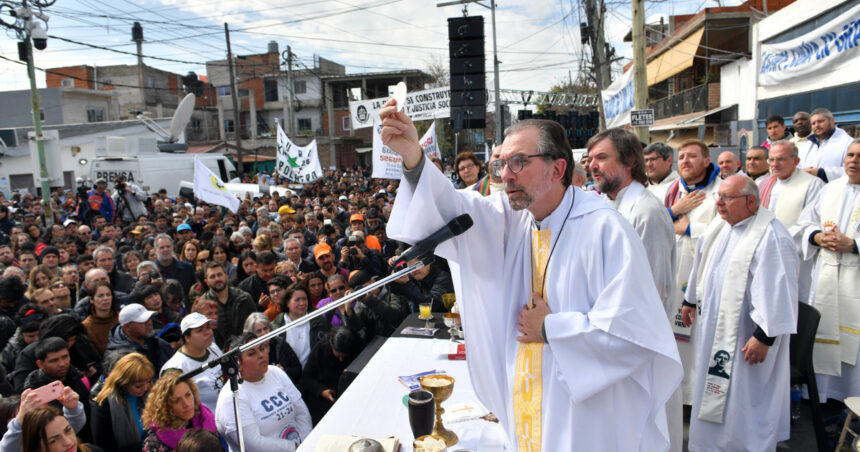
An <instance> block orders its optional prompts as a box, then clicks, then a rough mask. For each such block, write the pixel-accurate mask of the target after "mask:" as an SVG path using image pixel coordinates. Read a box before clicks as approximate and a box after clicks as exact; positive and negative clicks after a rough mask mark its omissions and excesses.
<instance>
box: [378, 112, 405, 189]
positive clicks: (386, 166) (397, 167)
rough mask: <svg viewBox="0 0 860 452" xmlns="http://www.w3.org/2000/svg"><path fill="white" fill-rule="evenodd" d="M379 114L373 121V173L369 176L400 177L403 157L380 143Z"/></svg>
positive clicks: (380, 124) (379, 177)
mask: <svg viewBox="0 0 860 452" xmlns="http://www.w3.org/2000/svg"><path fill="white" fill-rule="evenodd" d="M378 118H379V116H377V119H376V120H375V121H374V123H373V160H372V162H371V165H372V167H373V173H372V174H371V175H370V177H372V178H374V179H400V178H401V177H403V169H402V168H401V166H402V165H403V163H402V161H403V159H401V158H400V154H398V153H396V152H394V150H392V149H391V148H390V147H388V146H386V145H384V144H382V123H381V122H379V119H378Z"/></svg>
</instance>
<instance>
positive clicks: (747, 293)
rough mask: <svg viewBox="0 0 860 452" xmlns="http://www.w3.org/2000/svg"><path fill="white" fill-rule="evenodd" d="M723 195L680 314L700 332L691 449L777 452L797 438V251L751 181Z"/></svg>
mask: <svg viewBox="0 0 860 452" xmlns="http://www.w3.org/2000/svg"><path fill="white" fill-rule="evenodd" d="M719 197H720V198H719V200H718V201H717V209H718V211H719V214H720V217H721V218H716V219H714V221H713V222H712V223H711V224H710V225H709V226H708V230H707V231H706V232H705V234H704V235H703V236H702V238H701V239H699V241H698V242H697V244H696V257H695V260H694V263H693V268H692V270H691V274H690V285H689V286H688V288H687V293H686V300H685V302H684V309H683V316H684V322H685V323H690V322H695V323H697V324H698V325H699V326H698V329H697V331H696V334H697V336H698V337H697V340H696V360H697V365H698V369H699V372H698V373H697V375H696V380H695V381H696V384H695V386H694V389H695V392H694V395H693V409H692V412H691V416H690V438H689V442H688V445H689V449H690V451H691V452H698V451H762V452H764V451H768V452H772V451H774V450H776V443H777V442H778V441H782V440H787V439H788V438H789V433H790V416H791V402H790V397H789V384H790V380H791V371H790V367H789V339H790V335H791V334H793V333H794V332H795V331H796V329H797V281H796V274H797V261H798V259H797V251H796V248H795V246H794V240H793V239H792V237H791V235H790V234H789V233H788V230H787V229H786V228H785V226H783V225H782V223H780V222H779V221H778V220H776V217H775V216H774V214H773V213H771V212H770V211H769V210H767V209H762V208H760V207H759V203H760V201H759V199H758V189H757V187H756V185H755V182H753V180H752V179H750V178H748V177H746V176H731V177H729V178H727V179H725V180H724V181H723V183H722V185H720V189H719ZM697 309H698V310H699V312H700V314H699V315H698V316H697V315H696V311H697Z"/></svg>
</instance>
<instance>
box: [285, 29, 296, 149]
mask: <svg viewBox="0 0 860 452" xmlns="http://www.w3.org/2000/svg"><path fill="white" fill-rule="evenodd" d="M294 83H295V82H293V49H292V48H291V47H290V46H287V102H288V103H289V104H288V105H287V107H288V108H289V111H290V128H289V129H287V130H289V131H290V139H292V140H295V139H296V118H295V115H296V111H295V107H294V106H293V86H294Z"/></svg>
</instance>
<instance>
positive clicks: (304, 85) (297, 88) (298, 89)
mask: <svg viewBox="0 0 860 452" xmlns="http://www.w3.org/2000/svg"><path fill="white" fill-rule="evenodd" d="M293 92H294V93H296V94H305V93H306V92H308V82H307V81H305V80H296V81H295V83H294V87H293Z"/></svg>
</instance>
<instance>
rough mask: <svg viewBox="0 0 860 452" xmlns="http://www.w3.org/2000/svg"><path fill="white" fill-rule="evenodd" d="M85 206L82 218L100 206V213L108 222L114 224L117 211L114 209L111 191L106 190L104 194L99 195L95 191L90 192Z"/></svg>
mask: <svg viewBox="0 0 860 452" xmlns="http://www.w3.org/2000/svg"><path fill="white" fill-rule="evenodd" d="M85 206H86V207H85V209H84V211H83V212H79V213H80V215H79V217H80V218H84V217H85V215H86V213H87V211H90V210H94V209H95V206H98V211H99V213H100V214H102V215H104V216H105V218H106V219H107V222H108V223H111V222H113V214H114V212H115V211H116V209H115V208H114V205H113V198H111V196H110V192H109V191H107V190H105V192H104V194H99V193H98V192H97V191H96V190H95V189H92V190H90V191H88V192H87V202H86V203H85Z"/></svg>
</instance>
